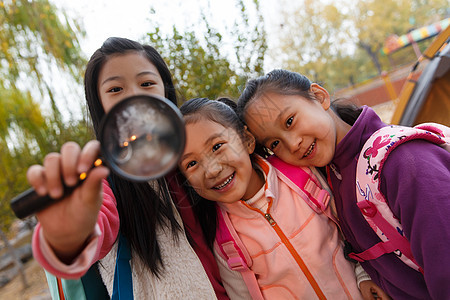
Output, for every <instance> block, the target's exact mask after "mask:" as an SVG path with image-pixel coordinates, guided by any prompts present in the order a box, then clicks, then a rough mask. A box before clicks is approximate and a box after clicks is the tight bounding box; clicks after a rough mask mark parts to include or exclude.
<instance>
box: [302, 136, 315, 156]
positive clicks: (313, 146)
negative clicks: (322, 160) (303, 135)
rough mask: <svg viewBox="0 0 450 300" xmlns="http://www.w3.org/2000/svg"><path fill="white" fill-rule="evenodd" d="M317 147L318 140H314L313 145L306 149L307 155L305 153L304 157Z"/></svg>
mask: <svg viewBox="0 0 450 300" xmlns="http://www.w3.org/2000/svg"><path fill="white" fill-rule="evenodd" d="M315 147H316V140H314V141H313V143H312V144H311V146H309V148H308V150H307V151H306V153H305V155H303V158H305V157H308V156H309V155H310V154H311V153H312V152H313V150H314V148H315Z"/></svg>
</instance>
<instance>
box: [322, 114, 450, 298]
mask: <svg viewBox="0 0 450 300" xmlns="http://www.w3.org/2000/svg"><path fill="white" fill-rule="evenodd" d="M384 126H386V124H384V123H383V122H381V120H380V119H379V117H378V116H377V115H376V114H375V112H374V111H373V110H372V109H371V108H368V107H364V110H363V112H362V113H361V115H360V116H359V118H358V119H357V121H356V122H355V124H354V125H353V127H352V128H351V130H350V131H349V132H348V133H347V135H346V136H345V137H344V138H343V139H342V141H341V142H340V143H339V144H338V145H337V147H336V153H335V156H334V158H333V161H332V164H334V166H335V167H336V169H337V172H339V173H340V174H341V176H342V180H339V179H338V178H337V177H336V175H335V174H334V173H333V172H330V173H331V174H330V177H331V183H332V187H333V191H334V194H335V199H336V207H337V212H338V217H339V219H340V222H341V227H342V230H343V233H344V235H345V237H346V238H347V240H348V241H349V242H350V243H351V244H352V246H353V247H354V250H355V251H356V252H361V251H363V250H366V249H368V248H369V247H371V246H373V245H375V244H376V243H377V242H379V241H380V239H379V238H378V236H377V235H376V234H375V232H374V231H373V230H372V229H371V228H370V227H369V225H368V223H367V222H366V220H365V219H364V217H363V216H362V214H361V212H360V210H359V208H358V207H357V206H356V188H355V176H356V163H357V159H358V156H359V152H360V151H361V148H362V147H363V145H364V142H365V141H366V140H367V139H368V138H369V136H370V135H371V134H372V133H373V132H374V131H376V130H377V129H379V128H381V127H384ZM380 181H381V192H382V193H383V194H384V195H385V196H386V198H387V200H388V203H389V206H390V207H391V209H392V211H393V213H394V215H395V216H396V217H398V218H399V219H400V222H401V224H402V226H403V229H404V232H405V235H406V237H407V238H408V239H409V241H410V243H411V250H412V253H413V255H414V257H415V259H416V261H417V262H418V263H419V265H421V266H422V268H423V269H424V272H425V273H424V275H422V274H421V273H419V272H417V271H415V270H413V269H412V268H410V267H408V266H407V265H405V264H404V263H403V262H402V261H401V260H400V259H398V258H397V257H396V256H395V255H394V254H385V255H383V256H381V257H379V258H378V259H375V260H371V261H367V262H364V263H362V266H363V267H364V269H365V270H366V272H367V273H369V275H370V276H371V277H372V280H373V281H374V282H375V283H377V284H378V285H379V286H380V287H381V288H382V289H383V290H384V291H386V292H387V293H388V294H389V295H390V296H391V297H392V298H394V299H450V183H449V182H450V153H449V152H447V151H446V150H444V149H443V148H441V147H438V146H436V145H434V144H432V143H429V142H426V141H422V140H413V141H410V142H407V143H405V144H403V145H401V146H399V147H398V148H397V149H396V150H395V151H393V152H392V153H391V154H390V155H389V158H388V159H387V160H386V162H385V165H384V167H383V172H382V176H381V177H380Z"/></svg>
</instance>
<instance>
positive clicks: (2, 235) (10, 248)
mask: <svg viewBox="0 0 450 300" xmlns="http://www.w3.org/2000/svg"><path fill="white" fill-rule="evenodd" d="M0 238H1V239H2V240H3V242H4V243H5V245H6V248H7V249H8V252H9V255H11V257H12V258H13V260H14V262H15V263H16V268H18V270H19V274H20V277H21V278H22V283H23V288H24V289H25V288H27V287H28V281H27V278H26V276H25V269H24V267H23V264H22V261H21V260H20V258H19V257H18V256H17V255H16V249H15V248H14V247H13V245H11V243H10V242H9V240H8V238H7V237H6V234H5V233H4V232H3V230H1V229H0Z"/></svg>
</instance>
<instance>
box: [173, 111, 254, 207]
mask: <svg viewBox="0 0 450 300" xmlns="http://www.w3.org/2000/svg"><path fill="white" fill-rule="evenodd" d="M248 135H249V138H248V142H247V141H246V142H245V143H244V142H243V139H242V138H241V136H240V135H239V134H238V133H237V132H236V131H235V130H234V129H231V128H225V127H224V126H222V125H220V124H219V123H216V122H213V121H210V120H207V119H204V118H202V119H200V120H197V121H196V122H193V123H188V124H187V125H186V147H185V150H184V153H183V156H182V158H181V160H180V163H179V165H178V166H179V169H180V170H181V172H182V173H183V175H184V176H185V177H186V178H187V180H188V181H189V184H190V185H191V186H192V187H193V188H194V189H195V191H196V192H197V193H198V194H199V195H200V196H201V197H203V198H205V199H208V200H211V201H218V202H226V203H233V202H236V201H238V200H241V199H243V200H246V199H250V198H251V197H252V196H253V195H254V194H256V192H257V191H258V190H259V189H260V188H261V187H262V185H263V180H262V179H261V178H260V177H259V176H258V174H257V173H256V171H255V170H254V169H253V167H252V163H251V160H250V155H249V154H251V153H252V152H253V149H254V143H253V139H251V135H250V134H248ZM246 140H247V139H246Z"/></svg>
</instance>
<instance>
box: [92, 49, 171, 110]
mask: <svg viewBox="0 0 450 300" xmlns="http://www.w3.org/2000/svg"><path fill="white" fill-rule="evenodd" d="M138 94H140V95H142V94H145V95H157V96H161V97H164V96H165V90H164V83H163V80H162V79H161V76H160V74H159V72H158V69H157V68H156V67H155V65H153V64H152V63H151V62H150V61H149V60H148V58H146V57H145V55H144V54H142V53H140V52H136V51H132V52H128V53H125V54H117V55H113V56H111V57H110V58H109V59H108V60H107V61H106V63H105V64H104V65H103V66H102V68H101V70H100V73H99V76H98V95H99V97H100V100H101V102H102V105H103V108H104V110H105V112H108V111H109V110H110V109H111V108H112V107H113V106H114V105H115V104H116V103H118V102H120V101H121V100H123V99H125V98H127V97H130V96H134V95H138Z"/></svg>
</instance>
